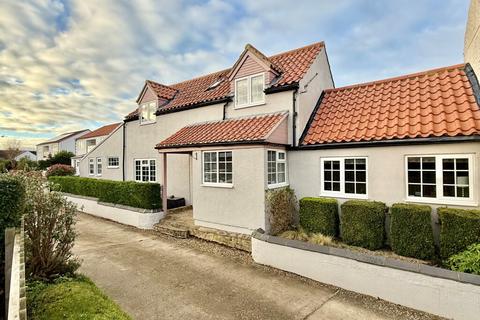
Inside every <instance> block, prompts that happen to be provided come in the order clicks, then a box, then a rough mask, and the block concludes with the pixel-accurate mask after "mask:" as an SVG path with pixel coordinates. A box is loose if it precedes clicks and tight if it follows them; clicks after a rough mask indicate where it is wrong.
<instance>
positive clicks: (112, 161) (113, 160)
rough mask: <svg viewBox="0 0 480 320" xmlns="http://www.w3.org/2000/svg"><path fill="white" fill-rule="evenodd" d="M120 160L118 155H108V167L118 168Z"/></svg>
mask: <svg viewBox="0 0 480 320" xmlns="http://www.w3.org/2000/svg"><path fill="white" fill-rule="evenodd" d="M119 166H120V160H119V158H118V157H108V168H118V167H119Z"/></svg>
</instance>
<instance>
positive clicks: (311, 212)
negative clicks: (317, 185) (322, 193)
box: [300, 198, 339, 237]
mask: <svg viewBox="0 0 480 320" xmlns="http://www.w3.org/2000/svg"><path fill="white" fill-rule="evenodd" d="M338 223H339V222H338V203H337V200H336V199H333V198H303V199H300V225H301V226H302V227H303V228H304V229H305V230H306V231H307V232H313V233H321V234H323V235H326V236H331V237H336V236H337V235H338Z"/></svg>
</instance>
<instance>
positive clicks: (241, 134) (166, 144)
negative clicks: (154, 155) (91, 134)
mask: <svg viewBox="0 0 480 320" xmlns="http://www.w3.org/2000/svg"><path fill="white" fill-rule="evenodd" d="M287 116H288V113H286V112H281V113H271V114H264V115H257V116H251V117H244V118H232V119H227V120H221V121H212V122H205V123H199V124H193V125H189V126H186V127H183V128H182V129H180V130H179V131H177V132H176V133H174V134H173V135H171V136H170V137H168V138H167V139H165V140H163V141H162V142H160V143H158V144H157V146H156V147H155V148H156V149H164V148H179V147H189V146H201V145H221V144H233V143H248V142H250V143H264V142H267V139H268V138H269V136H270V134H271V133H272V131H273V130H274V129H275V128H277V126H278V125H279V124H280V123H281V122H282V120H283V119H285V118H286V117H287Z"/></svg>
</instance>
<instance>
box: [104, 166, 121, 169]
mask: <svg viewBox="0 0 480 320" xmlns="http://www.w3.org/2000/svg"><path fill="white" fill-rule="evenodd" d="M118 168H120V166H112V167H109V166H108V167H107V169H118Z"/></svg>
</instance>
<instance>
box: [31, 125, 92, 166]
mask: <svg viewBox="0 0 480 320" xmlns="http://www.w3.org/2000/svg"><path fill="white" fill-rule="evenodd" d="M89 131H90V130H88V129H87V130H79V131H73V132H67V133H64V134H61V135H59V136H56V137H54V138H52V139H49V140H47V141H45V142H42V143H39V144H37V160H45V159H48V158H49V157H53V156H54V155H55V154H57V153H58V152H60V151H70V152H72V153H75V139H77V138H78V137H80V136H82V135H84V134H85V133H87V132H89Z"/></svg>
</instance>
